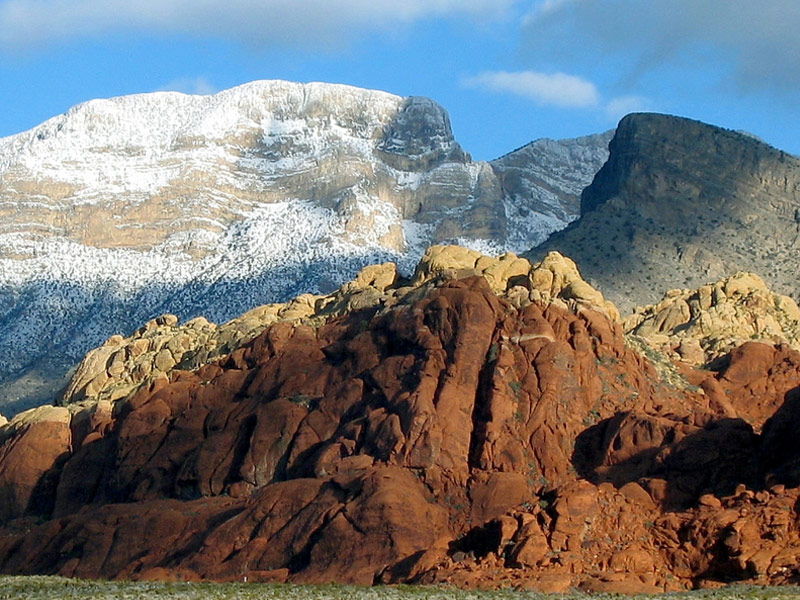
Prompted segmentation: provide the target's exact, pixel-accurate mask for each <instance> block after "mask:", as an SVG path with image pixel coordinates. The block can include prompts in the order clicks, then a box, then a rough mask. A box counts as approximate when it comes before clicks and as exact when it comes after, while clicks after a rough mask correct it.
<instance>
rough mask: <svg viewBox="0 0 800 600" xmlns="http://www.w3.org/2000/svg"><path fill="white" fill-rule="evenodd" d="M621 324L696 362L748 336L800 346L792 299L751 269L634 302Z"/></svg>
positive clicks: (721, 352)
mask: <svg viewBox="0 0 800 600" xmlns="http://www.w3.org/2000/svg"><path fill="white" fill-rule="evenodd" d="M623 329H624V330H625V332H626V333H631V334H634V335H637V336H641V337H643V338H645V339H646V340H647V342H648V343H649V344H650V345H651V346H653V347H656V348H658V349H659V350H661V351H662V352H664V353H666V354H668V355H669V356H671V357H674V358H680V359H682V360H684V361H686V362H689V363H692V364H695V365H704V364H708V363H711V362H712V361H714V360H716V359H720V358H722V357H723V356H724V355H726V354H727V353H728V352H730V351H731V350H733V349H734V348H735V347H736V346H739V345H741V344H743V343H744V342H746V341H748V340H751V339H760V340H768V341H772V342H774V343H786V344H789V345H790V346H791V347H792V348H794V349H795V350H800V309H798V307H797V303H796V302H795V301H794V300H793V299H792V298H790V297H789V296H783V295H781V294H775V293H773V292H771V291H770V290H769V289H768V288H767V286H766V284H765V283H764V281H763V280H762V279H761V278H760V277H759V276H758V275H755V274H754V273H737V274H736V275H733V276H731V277H727V278H725V279H722V280H720V281H717V282H716V283H713V284H707V285H703V286H701V287H700V288H698V289H696V290H670V291H669V292H667V293H666V295H665V296H664V298H663V299H662V300H661V302H659V303H658V304H652V305H650V306H645V307H637V308H636V309H635V310H634V311H633V313H632V314H631V315H629V316H627V317H625V319H624V320H623Z"/></svg>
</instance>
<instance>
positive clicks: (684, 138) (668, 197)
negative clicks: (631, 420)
mask: <svg viewBox="0 0 800 600" xmlns="http://www.w3.org/2000/svg"><path fill="white" fill-rule="evenodd" d="M609 150H610V155H609V159H608V161H607V162H606V163H605V165H604V166H603V167H602V168H601V169H600V171H598V173H597V174H596V176H595V178H594V180H593V181H592V183H591V184H590V185H589V186H588V187H587V188H586V189H585V190H584V191H583V193H582V195H581V217H580V218H579V219H578V220H576V221H574V222H573V223H572V224H570V225H569V226H568V227H567V228H566V229H564V230H562V231H560V232H557V233H555V234H553V235H552V236H551V237H550V238H549V239H548V240H547V241H546V242H544V243H543V244H541V245H540V246H538V247H536V248H535V249H533V250H532V251H531V252H530V257H531V258H534V259H535V258H537V257H540V256H543V255H544V254H546V253H547V252H548V251H551V250H558V251H560V252H563V253H564V254H566V255H568V256H570V257H572V258H573V259H574V260H575V261H576V262H577V263H578V264H579V265H580V266H581V269H582V271H583V272H584V274H585V276H586V277H587V280H588V281H590V282H592V283H594V284H595V285H597V286H598V287H600V288H601V289H602V290H603V291H604V292H605V293H606V295H607V296H608V297H609V298H610V299H611V300H612V301H613V302H615V303H616V304H617V305H618V306H619V308H620V309H621V310H623V311H627V310H630V309H631V308H633V307H634V306H636V305H642V304H647V303H650V302H653V301H655V300H656V299H657V298H656V297H655V294H656V293H657V292H658V291H659V290H662V289H667V287H668V286H670V285H674V284H675V283H678V284H679V285H680V284H683V286H684V287H697V286H699V285H702V284H704V283H707V282H709V281H712V280H715V279H719V278H721V277H724V276H727V275H731V274H733V273H735V272H737V271H742V270H746V271H753V272H756V273H759V274H761V275H762V276H763V277H764V279H765V280H766V281H767V282H768V284H770V285H771V286H773V287H774V288H775V289H776V291H778V292H781V293H785V294H788V295H791V296H793V297H794V298H797V297H798V294H799V293H800V287H798V285H797V280H796V273H797V272H798V268H800V258H798V256H797V253H796V250H797V249H798V247H800V159H798V158H797V157H795V156H792V155H790V154H787V153H785V152H783V151H781V150H777V149H775V148H773V147H771V146H769V145H768V144H765V143H763V142H761V141H759V140H757V139H755V138H753V137H751V136H747V135H744V134H741V133H738V132H735V131H729V130H726V129H722V128H720V127H715V126H712V125H707V124H705V123H701V122H699V121H693V120H690V119H685V118H681V117H674V116H669V115H661V114H651V113H636V114H631V115H628V116H626V117H625V118H623V119H622V121H620V124H619V127H618V129H617V131H616V134H615V136H614V138H613V139H612V140H611V142H610V144H609Z"/></svg>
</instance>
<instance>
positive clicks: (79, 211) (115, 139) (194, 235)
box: [0, 81, 607, 411]
mask: <svg viewBox="0 0 800 600" xmlns="http://www.w3.org/2000/svg"><path fill="white" fill-rule="evenodd" d="M606 156H607V150H606V148H605V140H604V139H603V138H602V136H597V137H596V138H589V139H587V140H579V141H575V142H573V141H571V140H565V141H561V142H550V141H544V140H542V141H539V142H534V143H533V144H531V145H529V146H528V147H526V148H523V149H521V150H520V151H518V152H516V153H512V154H510V155H508V156H506V157H504V158H503V159H500V160H499V161H496V162H494V163H485V162H474V161H472V160H471V159H470V157H469V156H468V155H467V153H466V152H464V150H463V149H462V148H461V147H460V146H459V144H458V143H457V142H456V141H455V139H454V138H453V134H452V131H451V128H450V123H449V119H448V116H447V113H446V112H445V111H444V109H443V108H441V107H440V106H439V105H437V104H436V103H435V102H433V101H431V100H429V99H425V98H401V97H398V96H394V95H391V94H387V93H384V92H377V91H369V90H361V89H357V88H352V87H348V86H341V85H329V84H316V83H315V84H305V85H303V84H295V83H288V82H280V81H264V82H254V83H251V84H247V85H244V86H240V87H238V88H233V89H231V90H227V91H224V92H220V93H219V94H216V95H214V96H187V95H183V94H177V93H155V94H145V95H138V96H128V97H122V98H113V99H110V100H94V101H91V102H87V103H85V104H82V105H79V106H76V107H74V108H73V109H70V110H69V111H68V112H67V113H66V114H64V115H61V116H58V117H54V118H53V119H51V120H49V121H47V122H46V123H43V124H42V125H40V126H39V127H36V128H34V129H32V130H31V131H28V132H25V133H22V134H19V135H16V136H11V137H8V138H5V139H2V140H0V357H1V358H0V405H1V404H2V403H5V404H6V405H11V406H13V407H16V408H10V409H6V410H11V411H13V410H17V409H18V408H20V407H24V406H28V405H30V404H32V403H35V402H38V401H42V400H44V399H47V398H48V397H51V396H52V394H53V393H54V391H55V390H56V389H57V388H59V387H60V386H61V385H62V384H63V383H64V382H65V381H66V376H67V370H68V369H69V368H70V367H71V366H72V365H74V364H75V363H76V362H77V361H78V360H79V359H80V358H81V357H82V356H83V354H84V353H85V352H86V350H88V349H89V348H91V347H93V346H96V345H98V344H99V343H100V342H102V340H103V339H105V338H107V337H109V336H110V335H112V334H115V333H125V334H128V333H129V332H131V331H132V330H133V329H135V328H136V327H137V326H138V324H139V323H141V322H144V321H146V320H148V319H150V318H153V317H155V316H157V315H160V314H163V313H176V314H178V315H180V316H181V318H184V319H187V318H191V317H193V316H196V315H204V316H206V317H208V318H210V319H213V320H217V321H221V320H227V319H230V318H232V317H233V316H235V315H237V314H240V313H241V312H243V311H245V310H247V309H249V308H252V307H253V306H256V305H259V304H263V303H265V302H269V301H276V302H277V301H284V300H286V299H288V298H290V297H292V296H295V295H297V294H298V293H301V292H327V291H330V290H332V289H334V288H336V287H337V286H338V285H340V284H341V283H342V282H343V281H345V280H347V279H348V278H350V277H352V276H353V275H355V273H356V272H357V271H358V269H359V268H360V267H362V266H363V265H365V264H368V263H370V262H380V261H385V260H394V261H397V262H398V263H399V265H400V267H401V270H406V271H408V270H409V269H411V268H412V266H413V264H414V263H415V262H416V260H417V259H418V258H419V256H421V254H422V252H423V251H424V248H426V247H427V246H428V245H429V244H431V243H434V242H440V241H451V240H459V241H461V242H463V243H466V244H471V245H473V246H475V247H478V248H486V249H492V250H494V251H501V250H506V249H512V250H513V249H516V250H523V249H526V248H529V247H530V246H531V245H533V244H535V243H538V242H540V241H542V240H543V239H544V238H545V237H546V236H547V235H548V234H549V233H550V232H551V231H553V230H554V229H557V228H560V227H563V226H565V225H566V223H567V222H568V221H569V220H570V219H572V218H574V217H575V216H577V196H578V194H579V191H580V188H581V187H582V186H583V185H585V184H587V183H588V182H589V181H590V179H591V176H592V174H593V173H594V172H595V171H596V170H597V169H599V167H600V166H601V165H602V163H603V162H604V160H605V158H606ZM562 157H563V158H564V159H565V160H562ZM531 160H534V161H535V163H534V164H530V162H531ZM526 165H529V166H526ZM521 214H524V215H525V217H526V218H525V219H520V218H518V215H521Z"/></svg>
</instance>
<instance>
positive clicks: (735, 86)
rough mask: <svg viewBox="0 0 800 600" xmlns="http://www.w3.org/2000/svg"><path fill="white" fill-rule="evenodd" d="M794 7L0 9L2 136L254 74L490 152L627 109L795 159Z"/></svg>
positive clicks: (286, 1) (424, 4) (130, 5)
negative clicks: (423, 103)
mask: <svg viewBox="0 0 800 600" xmlns="http://www.w3.org/2000/svg"><path fill="white" fill-rule="evenodd" d="M798 31H800V2H798V0H761V1H760V2H753V1H752V0H747V1H744V0H533V1H532V0H527V1H516V0H391V1H384V0H338V1H336V0H260V1H259V0H225V1H224V2H223V1H221V0H139V1H137V0H127V1H124V0H0V137H2V136H6V135H11V134H14V133H17V132H20V131H24V130H26V129H29V128H31V127H33V126H35V125H37V124H38V123H40V122H42V121H44V120H45V119H47V118H49V117H51V116H54V115H56V114H59V113H62V112H64V111H66V110H67V109H68V108H69V107H71V106H73V105H75V104H77V103H80V102H83V101H85V100H89V99H92V98H100V97H111V96H117V95H122V94H132V93H141V92H151V91H156V90H164V89H169V90H177V91H183V92H189V93H213V92H214V91H218V90H221V89H225V88H228V87H232V86H235V85H238V84H241V83H246V82H248V81H252V80H255V79H288V80H291V81H304V82H305V81H327V82H335V83H345V84H350V85H356V86H360V87H368V88H374V89H382V90H386V91H389V92H392V93H395V94H399V95H421V96H428V97H431V98H433V99H435V100H436V101H438V102H439V103H440V104H442V105H443V106H444V107H445V108H446V109H447V110H448V112H449V113H450V116H451V121H452V123H453V129H454V131H455V134H456V137H457V139H458V140H459V141H460V142H461V144H462V146H464V148H465V149H466V150H467V151H469V152H471V153H472V155H473V156H474V157H475V158H478V159H491V158H494V157H497V156H499V155H502V154H504V153H506V152H508V151H511V150H513V149H515V148H517V147H519V146H521V145H524V144H526V143H528V142H530V141H532V140H534V139H536V138H539V137H555V138H561V137H573V136H577V135H584V134H589V133H595V132H600V131H604V130H606V129H610V128H612V127H614V126H615V124H616V122H617V121H618V119H619V117H621V116H622V115H624V114H625V113H627V112H630V111H634V110H652V111H658V112H666V113H671V114H678V115H682V116H687V117H691V118H695V119H699V120H702V121H706V122H709V123H713V124H716V125H721V126H723V127H728V128H731V129H742V130H746V131H749V132H751V133H754V134H755V135H758V136H759V137H761V138H763V139H764V140H765V141H767V142H769V143H771V144H773V145H775V146H777V147H779V148H781V149H784V150H787V151H789V152H792V153H794V154H800V121H798V118H797V117H798V114H799V113H800V111H799V110H798V109H800V35H798Z"/></svg>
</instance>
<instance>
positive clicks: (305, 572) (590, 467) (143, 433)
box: [0, 248, 800, 592]
mask: <svg viewBox="0 0 800 600" xmlns="http://www.w3.org/2000/svg"><path fill="white" fill-rule="evenodd" d="M451 255H452V256H451ZM573 269H574V264H572V263H571V261H567V260H566V259H564V258H563V257H561V256H557V255H551V256H550V257H548V261H545V264H543V265H538V266H535V267H531V266H530V265H529V264H528V263H527V262H526V261H524V260H520V259H518V258H517V257H513V256H506V257H503V258H501V259H488V258H485V257H481V256H480V255H477V256H476V255H474V254H473V253H470V252H468V251H461V252H459V251H458V250H454V249H448V248H437V249H433V250H432V251H431V252H430V253H429V254H428V256H427V259H426V260H425V261H423V263H422V264H421V265H420V267H419V269H418V270H417V272H416V275H415V279H414V280H413V281H412V282H403V281H398V282H395V283H394V284H392V285H389V286H387V287H386V288H385V289H384V291H383V292H380V293H378V292H376V295H377V294H380V296H381V297H382V298H383V301H382V302H376V303H371V304H370V303H367V304H366V305H364V306H359V307H353V308H352V309H351V310H348V311H345V312H344V313H343V314H341V315H338V316H336V315H334V316H332V317H331V318H329V319H326V320H320V321H316V322H304V321H303V320H302V319H300V320H290V319H287V320H283V321H279V322H275V323H273V324H271V325H268V326H267V327H266V328H265V329H264V330H263V331H262V332H261V333H259V334H258V335H256V337H254V338H253V339H251V340H249V341H247V342H245V343H243V344H242V345H241V346H239V347H238V348H236V349H235V350H233V351H232V352H231V353H230V354H228V355H227V356H225V357H223V358H221V359H220V360H218V361H216V362H209V363H207V364H205V365H203V366H200V367H199V368H197V369H195V370H194V371H186V370H179V369H173V370H172V371H169V372H168V373H167V374H165V375H164V376H163V377H159V378H157V379H155V380H153V381H152V382H150V383H148V384H146V385H142V386H141V387H139V388H138V390H136V391H133V392H132V393H131V394H130V395H129V396H126V397H124V398H120V399H118V400H117V401H116V402H115V403H113V404H112V403H111V402H109V401H103V400H100V401H91V400H89V399H84V401H83V402H82V403H76V404H71V405H69V406H67V407H60V408H48V409H40V410H42V411H43V413H42V415H36V414H34V413H27V414H24V415H20V416H17V417H16V418H15V419H13V420H12V421H11V423H9V424H8V425H6V426H5V427H4V428H3V429H0V489H2V490H4V493H6V495H7V496H8V501H7V502H5V503H4V504H3V506H5V507H6V508H5V512H4V514H3V515H2V522H3V525H2V528H0V571H2V572H4V573H58V574H62V575H68V576H75V577H120V578H136V579H147V578H161V579H163V578H185V579H201V578H207V579H218V580H234V579H241V578H242V577H245V576H246V577H247V578H248V580H249V581H295V582H326V581H340V582H351V583H362V584H375V583H382V582H386V583H391V582H427V583H441V582H449V583H457V584H459V585H483V586H506V585H514V586H524V587H531V588H535V589H545V590H549V591H565V590H567V589H569V588H571V587H576V586H577V587H580V588H582V589H587V590H595V591H615V592H621V591H625V592H630V591H636V592H640V591H651V592H654V591H663V590H680V589H685V588H690V587H705V586H716V585H720V584H722V583H726V582H732V581H738V582H753V583H773V584H782V583H793V582H797V581H798V578H799V577H800V571H798V567H797V565H798V557H800V526H798V515H797V506H798V488H797V487H796V486H797V485H798V483H800V471H799V470H798V469H799V468H800V467H798V465H800V458H798V452H797V446H796V444H794V443H793V442H794V436H793V428H792V423H794V422H796V419H797V418H798V415H797V414H796V413H797V407H798V403H797V402H796V400H797V396H798V394H797V381H798V380H800V353H798V352H796V351H794V350H792V349H790V348H788V347H786V346H780V345H779V346H774V345H768V344H765V343H760V342H749V343H746V344H744V345H742V346H740V347H738V348H737V349H736V350H735V351H734V352H732V353H731V354H730V355H729V360H728V361H727V363H726V364H725V365H724V366H723V367H722V368H721V369H720V370H719V371H708V370H705V371H703V370H692V369H691V368H688V367H685V366H684V367H683V370H682V371H678V375H677V376H676V377H675V378H674V379H672V380H666V379H664V378H663V377H662V376H661V375H660V371H659V369H657V368H656V366H654V364H653V362H652V361H651V359H650V358H648V357H647V356H645V355H643V354H640V353H639V352H638V351H637V350H636V349H634V347H632V346H631V345H629V344H628V343H627V342H626V339H625V337H624V335H623V331H622V326H621V324H620V322H619V321H618V320H617V319H616V318H615V317H616V315H615V314H614V311H613V310H611V308H612V307H610V306H609V305H608V304H607V303H606V301H605V300H604V299H602V296H600V295H599V293H598V292H596V291H595V290H594V289H593V288H591V286H589V285H588V284H586V283H585V282H583V281H582V280H579V279H574V278H572V275H571V274H572V273H573ZM574 273H577V271H576V270H575V271H574ZM568 274H569V275H568ZM362 289H363V288H362ZM367 289H369V288H367ZM369 293H370V294H372V293H373V292H369ZM355 295H356V296H357V295H358V292H356V294H355ZM133 341H135V340H133ZM648 354H649V355H651V356H652V358H653V359H654V360H663V357H659V356H657V352H655V351H653V350H648ZM37 428H41V430H42V431H41V432H39V431H38V429H37Z"/></svg>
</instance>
